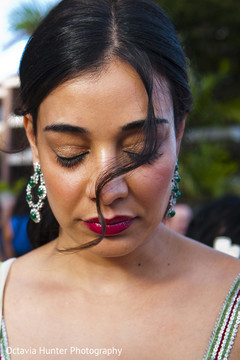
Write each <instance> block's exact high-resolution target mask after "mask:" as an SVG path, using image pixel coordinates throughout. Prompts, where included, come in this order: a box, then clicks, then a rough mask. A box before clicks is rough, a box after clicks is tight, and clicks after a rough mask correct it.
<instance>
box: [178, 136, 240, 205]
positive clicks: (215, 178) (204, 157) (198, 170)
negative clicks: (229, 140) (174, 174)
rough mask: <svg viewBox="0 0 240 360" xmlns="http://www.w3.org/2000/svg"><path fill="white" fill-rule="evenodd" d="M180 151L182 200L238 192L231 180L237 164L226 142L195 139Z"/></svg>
mask: <svg viewBox="0 0 240 360" xmlns="http://www.w3.org/2000/svg"><path fill="white" fill-rule="evenodd" d="M183 150H184V151H183V153H182V156H181V159H180V169H181V173H182V183H181V190H182V193H183V195H184V197H185V199H186V201H188V202H192V201H199V202H201V201H203V200H209V199H211V198H215V197H219V196H221V195H223V194H225V193H230V192H233V193H238V194H239V195H240V183H239V182H237V183H236V182H234V181H233V179H234V175H235V173H236V171H237V170H238V168H239V163H238V162H237V161H236V160H234V159H232V158H231V155H230V154H229V150H228V147H227V146H226V144H219V143H209V142H199V143H196V144H194V145H190V146H186V147H184V149H183Z"/></svg>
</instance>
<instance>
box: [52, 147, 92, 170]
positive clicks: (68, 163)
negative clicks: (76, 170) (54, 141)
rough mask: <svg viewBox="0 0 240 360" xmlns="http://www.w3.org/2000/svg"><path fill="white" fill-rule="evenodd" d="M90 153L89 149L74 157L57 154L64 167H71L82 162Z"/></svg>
mask: <svg viewBox="0 0 240 360" xmlns="http://www.w3.org/2000/svg"><path fill="white" fill-rule="evenodd" d="M88 153H89V152H88V151H87V152H84V153H82V154H79V155H76V156H73V157H64V156H59V155H57V154H56V156H57V162H58V163H59V164H60V165H61V166H63V167H67V168H71V167H74V166H76V165H77V164H79V163H81V162H82V161H83V159H84V158H85V156H86V155H87V154H88Z"/></svg>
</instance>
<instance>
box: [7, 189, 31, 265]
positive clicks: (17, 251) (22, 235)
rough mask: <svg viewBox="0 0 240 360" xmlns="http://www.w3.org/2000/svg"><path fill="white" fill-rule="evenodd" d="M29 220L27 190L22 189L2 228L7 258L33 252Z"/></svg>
mask: <svg viewBox="0 0 240 360" xmlns="http://www.w3.org/2000/svg"><path fill="white" fill-rule="evenodd" d="M28 220H29V211H28V204H27V201H26V190H25V188H23V189H22V191H21V192H20V194H19V195H18V197H17V198H16V201H15V205H14V206H13V209H12V211H10V212H9V215H8V217H7V218H6V217H5V220H4V223H3V228H2V241H3V250H4V254H5V258H6V259H8V258H11V257H13V256H14V257H18V256H21V255H23V254H26V253H27V252H29V251H30V250H32V246H31V244H30V241H29V237H28V234H27V224H28Z"/></svg>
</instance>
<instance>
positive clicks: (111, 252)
mask: <svg viewBox="0 0 240 360" xmlns="http://www.w3.org/2000/svg"><path fill="white" fill-rule="evenodd" d="M139 246H141V244H139V242H137V241H134V240H133V239H131V240H129V239H123V238H122V239H120V238H118V239H117V238H116V237H113V236H111V237H104V238H103V239H102V241H101V242H100V243H99V244H97V245H94V246H92V247H90V248H87V249H86V251H88V252H89V253H91V254H92V255H95V256H99V257H102V258H116V257H121V256H127V255H129V254H132V253H133V252H134V251H136V250H137V248H138V247H139Z"/></svg>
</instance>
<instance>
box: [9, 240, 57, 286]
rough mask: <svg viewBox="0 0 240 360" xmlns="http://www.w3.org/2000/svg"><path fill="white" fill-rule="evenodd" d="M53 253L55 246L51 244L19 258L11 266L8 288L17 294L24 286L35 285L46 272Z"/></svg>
mask: <svg viewBox="0 0 240 360" xmlns="http://www.w3.org/2000/svg"><path fill="white" fill-rule="evenodd" d="M52 251H53V244H52V243H49V244H46V245H44V246H42V247H40V248H37V249H35V250H32V251H31V252H29V253H27V254H26V255H23V256H20V257H19V258H17V259H16V260H15V261H14V262H13V263H12V265H11V268H10V271H9V275H8V278H7V283H6V287H8V288H11V289H12V290H13V289H15V291H16V292H17V291H19V290H20V288H21V287H22V285H27V284H30V283H34V282H35V281H36V279H37V278H39V273H40V272H44V263H45V262H46V259H47V258H48V257H49V256H50V254H51V252H52Z"/></svg>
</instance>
